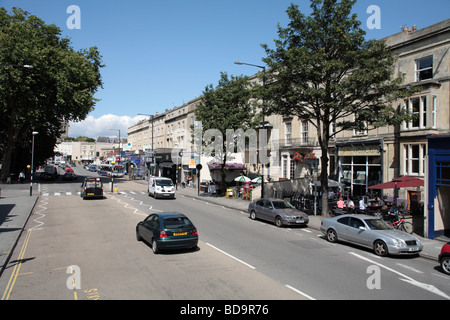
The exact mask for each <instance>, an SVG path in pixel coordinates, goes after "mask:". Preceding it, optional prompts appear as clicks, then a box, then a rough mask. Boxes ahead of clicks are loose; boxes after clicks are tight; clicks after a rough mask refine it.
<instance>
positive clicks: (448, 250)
mask: <svg viewBox="0 0 450 320" xmlns="http://www.w3.org/2000/svg"><path fill="white" fill-rule="evenodd" d="M438 259H439V263H440V264H441V268H442V270H443V271H444V272H445V273H446V274H450V242H447V243H446V244H444V245H443V246H442V249H441V253H440V254H439V257H438Z"/></svg>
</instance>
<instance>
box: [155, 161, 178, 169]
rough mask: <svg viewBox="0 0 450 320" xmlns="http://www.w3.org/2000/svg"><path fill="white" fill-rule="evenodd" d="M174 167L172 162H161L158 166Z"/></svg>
mask: <svg viewBox="0 0 450 320" xmlns="http://www.w3.org/2000/svg"><path fill="white" fill-rule="evenodd" d="M174 165H175V163H173V162H162V163H160V164H159V167H160V168H172V167H173V166H174Z"/></svg>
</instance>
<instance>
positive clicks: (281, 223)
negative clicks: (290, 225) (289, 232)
mask: <svg viewBox="0 0 450 320" xmlns="http://www.w3.org/2000/svg"><path fill="white" fill-rule="evenodd" d="M275 225H276V226H277V227H278V228H279V227H281V226H282V225H283V220H281V217H280V216H277V217H276V218H275Z"/></svg>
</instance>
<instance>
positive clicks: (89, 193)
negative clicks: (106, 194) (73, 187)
mask: <svg viewBox="0 0 450 320" xmlns="http://www.w3.org/2000/svg"><path fill="white" fill-rule="evenodd" d="M80 195H81V197H82V198H83V199H86V198H103V183H102V180H101V179H100V178H93V177H90V178H85V179H84V181H83V183H82V184H81V194H80Z"/></svg>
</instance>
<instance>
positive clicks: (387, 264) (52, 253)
mask: <svg viewBox="0 0 450 320" xmlns="http://www.w3.org/2000/svg"><path fill="white" fill-rule="evenodd" d="M75 172H76V173H78V174H79V175H86V174H88V173H87V172H86V171H84V169H82V168H80V167H76V168H75ZM107 180H108V179H105V181H107ZM117 182H118V183H119V186H120V191H121V193H119V194H114V195H112V194H108V195H107V196H106V197H105V199H100V200H94V199H92V200H82V199H81V197H79V196H78V195H77V192H79V186H80V184H81V181H80V182H64V183H58V182H55V183H43V184H41V192H42V194H43V196H41V198H40V200H39V202H38V204H37V205H36V207H35V210H34V212H33V214H32V216H31V217H30V219H29V221H28V224H27V227H26V230H25V232H24V233H23V235H22V237H21V239H20V241H19V243H18V245H17V247H16V250H15V252H14V254H13V256H12V258H11V260H10V263H9V265H8V267H7V269H6V270H5V271H4V273H3V275H2V277H1V278H0V290H1V291H0V293H2V295H3V299H5V300H6V299H9V300H22V299H64V300H67V299H71V300H72V299H77V300H93V299H102V300H109V299H170V300H186V299H188V300H192V299H193V300H203V299H213V300H267V299H269V300H276V299H282V300H297V299H298V300H315V299H317V300H328V299H330V300H334V299H340V300H341V299H350V300H356V299H358V300H359V299H363V300H374V299H383V300H386V299H387V300H402V299H420V300H441V299H450V277H448V276H446V275H444V274H442V273H441V272H439V271H438V269H437V264H436V262H435V261H430V260H427V259H423V258H420V257H400V258H398V257H384V258H381V257H378V256H375V255H374V254H373V253H372V252H371V251H369V250H365V249H361V248H359V247H354V246H349V245H347V244H340V243H338V244H332V243H329V242H327V241H326V239H325V238H324V237H323V236H322V234H321V233H320V232H319V231H318V230H313V229H310V228H307V227H306V228H305V227H298V228H277V227H275V226H273V225H272V224H269V223H265V222H261V221H252V220H250V219H249V218H248V214H247V213H246V212H241V211H238V210H232V209H227V208H223V207H221V206H218V205H215V204H211V203H208V202H206V201H202V200H197V199H194V198H190V197H184V196H178V197H177V199H175V200H168V199H167V200H166V199H159V200H155V199H153V198H151V197H148V196H147V194H146V192H145V185H142V184H138V183H134V182H129V183H122V182H120V181H119V180H118V181H117ZM106 186H107V185H106ZM105 189H106V188H105ZM160 211H176V212H183V213H185V214H186V215H187V216H189V217H190V218H191V220H192V221H193V222H194V224H195V225H196V227H197V229H198V231H199V237H200V243H199V249H198V250H196V251H177V252H169V253H163V254H159V255H154V254H153V253H152V251H151V248H150V247H149V245H147V244H145V243H143V242H137V241H136V238H135V226H136V224H137V223H138V222H139V221H140V220H142V219H143V218H144V217H145V216H147V215H148V214H150V213H154V212H160ZM70 283H72V286H71V285H70Z"/></svg>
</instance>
